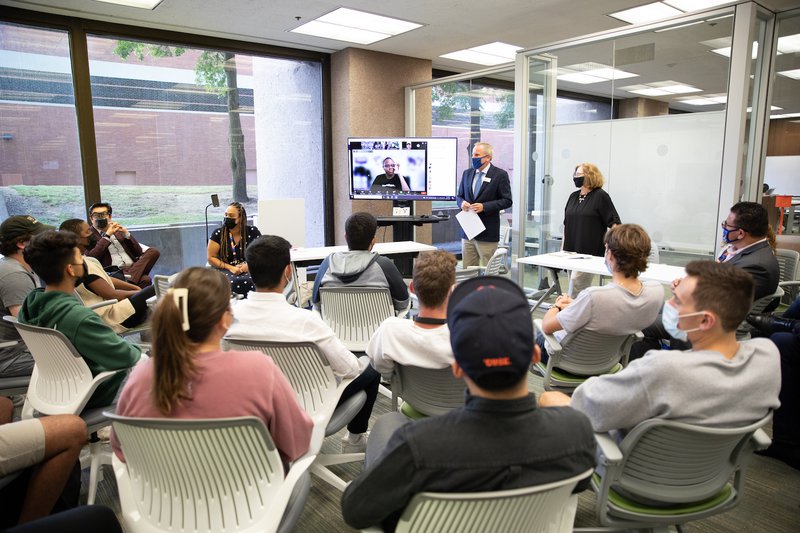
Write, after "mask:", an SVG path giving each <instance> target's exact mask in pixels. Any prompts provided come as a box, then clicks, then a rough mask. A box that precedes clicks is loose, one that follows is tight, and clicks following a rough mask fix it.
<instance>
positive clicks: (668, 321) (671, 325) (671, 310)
mask: <svg viewBox="0 0 800 533" xmlns="http://www.w3.org/2000/svg"><path fill="white" fill-rule="evenodd" d="M703 313H704V311H696V312H694V313H687V314H685V315H679V314H678V308H677V307H673V306H671V305H670V304H669V302H664V307H663V308H662V310H661V323H662V324H663V325H664V329H665V330H667V333H669V334H670V335H671V336H672V338H673V339H678V340H681V341H684V342H686V340H687V339H688V338H689V333H691V332H693V331H698V330H699V329H700V328H694V329H686V330H684V329H680V328H679V327H678V322H679V321H680V319H681V318H685V317H687V316H695V315H702V314H703Z"/></svg>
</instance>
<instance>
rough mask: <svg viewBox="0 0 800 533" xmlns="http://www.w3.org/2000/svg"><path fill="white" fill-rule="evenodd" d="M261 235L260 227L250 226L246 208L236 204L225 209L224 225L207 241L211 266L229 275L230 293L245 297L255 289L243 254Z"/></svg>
mask: <svg viewBox="0 0 800 533" xmlns="http://www.w3.org/2000/svg"><path fill="white" fill-rule="evenodd" d="M260 236H261V232H260V231H258V228H257V227H255V226H248V225H247V211H245V208H244V206H243V205H242V204H240V203H239V202H233V203H231V204H230V205H229V206H228V208H227V209H226V210H225V218H224V220H223V223H222V226H220V227H219V228H217V229H216V230H214V233H212V234H211V238H210V239H209V241H208V264H210V265H211V266H212V267H214V268H216V269H218V270H219V271H221V272H222V273H223V274H225V275H226V276H228V279H229V280H230V282H231V290H232V291H233V292H234V293H236V294H240V295H242V296H244V297H247V293H248V292H250V291H254V290H255V286H254V285H253V280H252V279H251V278H250V273H249V270H248V268H247V261H245V258H244V251H245V250H246V249H247V245H248V244H250V243H251V242H253V241H254V240H256V239H257V238H259V237H260Z"/></svg>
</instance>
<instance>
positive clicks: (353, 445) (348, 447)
mask: <svg viewBox="0 0 800 533" xmlns="http://www.w3.org/2000/svg"><path fill="white" fill-rule="evenodd" d="M368 438H369V431H366V432H364V433H359V434H356V435H354V434H352V433H348V434H347V435H345V436H344V437H342V453H364V452H365V451H366V450H367V439H368Z"/></svg>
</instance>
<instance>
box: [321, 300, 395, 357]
mask: <svg viewBox="0 0 800 533" xmlns="http://www.w3.org/2000/svg"><path fill="white" fill-rule="evenodd" d="M319 299H320V308H321V315H322V320H323V321H325V323H326V324H328V326H330V328H331V329H332V330H333V332H334V333H335V334H336V336H337V337H339V339H340V340H341V341H342V343H343V344H344V345H345V346H346V347H347V349H348V350H350V351H351V352H363V351H365V350H366V349H367V345H368V344H369V340H370V339H371V338H372V334H373V333H375V331H376V330H377V329H378V327H379V326H380V325H381V323H382V322H383V321H384V320H386V319H387V318H389V317H390V316H395V312H394V305H393V303H392V296H391V294H390V292H389V289H388V288H383V287H381V288H378V287H349V286H345V287H320V288H319Z"/></svg>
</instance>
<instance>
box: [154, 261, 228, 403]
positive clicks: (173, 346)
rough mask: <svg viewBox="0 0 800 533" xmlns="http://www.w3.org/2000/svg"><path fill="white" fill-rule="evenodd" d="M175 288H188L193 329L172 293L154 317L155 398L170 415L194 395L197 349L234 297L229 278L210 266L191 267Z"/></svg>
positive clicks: (164, 298)
mask: <svg viewBox="0 0 800 533" xmlns="http://www.w3.org/2000/svg"><path fill="white" fill-rule="evenodd" d="M173 288H175V289H188V296H187V299H186V307H187V315H188V319H189V329H188V330H187V331H184V330H183V323H184V317H183V315H182V312H181V309H180V308H179V307H178V304H177V302H176V301H175V298H174V297H173V295H172V294H171V293H167V294H165V295H164V296H162V297H161V301H160V302H159V303H158V307H156V311H155V313H154V314H153V318H152V321H151V329H152V334H153V348H152V350H151V351H150V356H151V357H152V358H153V368H154V371H155V384H154V386H153V400H154V402H155V404H156V407H157V408H158V410H159V411H161V413H162V414H164V415H169V414H170V412H171V411H172V408H173V407H174V406H175V405H176V404H178V403H180V401H181V400H184V399H189V398H190V397H191V395H190V394H189V390H188V388H189V386H188V384H189V382H190V381H191V378H192V376H193V374H194V373H195V372H196V371H197V367H196V366H195V364H194V354H195V350H196V349H197V346H198V345H199V344H200V343H201V342H203V341H204V340H206V339H207V338H208V336H209V334H210V332H211V330H212V329H213V328H214V326H215V325H216V324H217V323H218V322H219V321H220V319H221V318H222V315H223V314H224V313H225V311H227V310H228V308H229V307H230V298H231V284H230V282H229V281H228V278H226V277H225V275H224V274H222V273H221V272H219V271H217V270H213V269H209V268H202V267H192V268H187V269H186V270H184V271H183V272H181V273H180V274H179V275H178V277H177V278H176V279H175V283H173Z"/></svg>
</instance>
